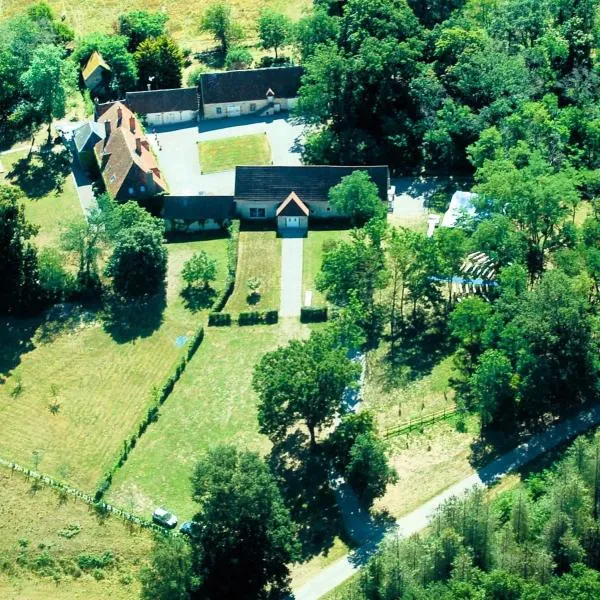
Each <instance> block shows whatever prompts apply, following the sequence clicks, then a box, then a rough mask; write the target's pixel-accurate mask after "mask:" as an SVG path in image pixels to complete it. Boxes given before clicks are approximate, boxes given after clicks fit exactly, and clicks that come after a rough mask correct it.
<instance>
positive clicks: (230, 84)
mask: <svg viewBox="0 0 600 600" xmlns="http://www.w3.org/2000/svg"><path fill="white" fill-rule="evenodd" d="M302 71H303V70H302V67H272V68H269V69H247V70H243V71H223V72H220V73H205V74H204V75H202V76H201V77H200V88H201V93H202V102H203V103H204V104H221V103H223V102H244V101H247V100H264V99H266V97H267V92H268V91H269V90H271V91H272V92H273V93H274V94H275V97H276V98H295V97H296V96H297V95H298V89H299V87H300V77H301V75H302Z"/></svg>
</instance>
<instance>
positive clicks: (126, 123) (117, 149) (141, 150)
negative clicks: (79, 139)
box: [94, 102, 167, 200]
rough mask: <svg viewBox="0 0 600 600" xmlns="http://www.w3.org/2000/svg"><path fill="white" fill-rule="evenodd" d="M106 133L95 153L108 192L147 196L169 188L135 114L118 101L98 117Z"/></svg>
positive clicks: (123, 196)
mask: <svg viewBox="0 0 600 600" xmlns="http://www.w3.org/2000/svg"><path fill="white" fill-rule="evenodd" d="M97 122H98V124H100V125H101V126H104V137H103V138H102V139H100V140H99V141H98V142H96V145H95V146H94V154H95V156H96V160H97V163H98V167H99V168H100V173H101V174H102V178H103V179H104V183H105V185H106V190H107V191H108V193H109V194H110V195H111V196H112V197H113V198H116V199H118V200H127V199H128V198H148V197H150V196H155V195H156V194H159V193H161V192H166V191H167V184H166V182H165V181H164V179H163V177H162V175H161V172H160V169H159V167H158V163H157V162H156V158H155V157H154V154H153V153H152V151H151V150H150V145H149V143H148V140H147V139H146V136H145V135H144V132H143V130H142V128H141V127H140V124H139V123H138V121H137V119H136V118H135V115H134V114H133V113H132V112H131V110H129V108H127V106H125V105H124V104H122V103H121V102H115V103H113V105H112V106H111V107H110V108H109V109H108V110H107V111H106V112H104V114H103V115H102V116H101V117H100V118H99V119H98V121H97Z"/></svg>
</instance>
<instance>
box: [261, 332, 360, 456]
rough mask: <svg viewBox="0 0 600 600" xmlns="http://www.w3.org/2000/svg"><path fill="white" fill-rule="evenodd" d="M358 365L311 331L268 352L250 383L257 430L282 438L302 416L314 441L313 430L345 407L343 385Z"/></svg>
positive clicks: (352, 381) (355, 374) (351, 378)
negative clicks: (254, 397)
mask: <svg viewBox="0 0 600 600" xmlns="http://www.w3.org/2000/svg"><path fill="white" fill-rule="evenodd" d="M359 370H360V368H359V366H358V365H356V364H355V363H353V362H352V361H351V360H350V359H349V358H348V357H347V352H346V350H345V349H344V348H340V347H337V346H334V345H333V344H332V341H331V338H330V337H329V336H327V335H325V334H322V333H314V332H313V334H312V335H311V336H310V338H309V339H308V340H304V341H299V340H293V341H291V342H290V343H289V344H288V345H287V346H282V347H281V348H278V349H277V350H273V351H272V352H268V353H267V354H265V355H264V356H263V357H262V358H261V360H260V361H259V362H258V364H257V365H256V367H255V369H254V377H253V380H252V385H253V387H254V390H255V391H256V393H257V394H258V396H259V406H258V422H259V426H260V431H261V432H262V433H264V434H266V435H268V436H269V437H270V438H271V439H273V440H281V439H282V438H283V437H285V435H286V432H287V430H288V429H289V428H290V427H292V426H293V425H294V424H296V423H297V422H298V421H303V422H304V423H305V425H306V427H307V429H308V432H309V435H310V441H311V445H312V446H314V445H315V444H316V430H317V428H319V427H324V426H327V425H330V424H331V423H332V422H333V420H334V418H335V417H336V416H337V415H339V414H340V413H341V412H343V404H342V397H343V393H344V390H345V389H346V388H347V387H349V386H351V385H353V384H355V382H356V380H357V378H358V374H359Z"/></svg>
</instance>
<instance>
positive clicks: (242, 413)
mask: <svg viewBox="0 0 600 600" xmlns="http://www.w3.org/2000/svg"><path fill="white" fill-rule="evenodd" d="M308 332H309V329H308V327H307V326H305V325H300V324H299V323H292V322H288V321H286V322H284V323H279V324H278V325H270V326H266V325H263V326H258V327H237V326H234V327H231V328H229V327H223V328H210V329H208V330H207V332H206V336H205V338H204V341H203V343H202V345H201V346H200V348H199V350H198V352H197V353H196V354H195V355H194V358H193V359H192V360H191V361H190V363H189V364H188V366H187V368H186V370H185V372H184V373H183V375H182V377H181V379H180V380H179V382H178V383H177V385H176V386H175V390H174V391H173V394H172V395H171V396H170V398H169V399H168V400H167V402H166V404H165V405H164V406H163V407H162V408H161V412H160V418H159V419H158V421H157V422H156V423H155V424H153V425H151V426H150V428H149V429H148V431H147V432H146V434H145V435H144V436H143V437H142V439H141V441H140V442H138V444H137V446H136V448H135V449H134V451H133V452H132V454H131V455H130V457H129V460H128V461H127V463H125V466H124V467H123V468H122V469H121V470H120V471H119V472H118V473H117V475H116V476H115V477H114V479H113V484H112V488H111V490H110V492H109V496H108V498H109V501H110V502H114V503H116V504H119V505H122V506H125V507H126V508H130V509H133V510H135V511H137V512H138V513H140V514H149V512H150V511H151V510H152V509H153V508H154V507H155V506H157V505H161V506H166V507H168V508H169V509H170V510H173V511H174V512H175V513H176V514H177V515H178V517H179V518H180V519H181V520H183V519H189V518H190V517H191V516H193V514H194V510H195V505H194V503H193V502H192V500H191V497H190V496H191V489H190V481H189V480H190V476H191V474H192V470H193V467H194V464H195V462H196V461H197V460H198V458H199V457H200V456H201V454H202V452H203V451H205V450H206V449H207V448H209V447H210V446H213V445H215V444H220V443H228V444H235V445H236V446H238V447H240V448H247V449H251V450H256V451H259V452H266V451H267V450H268V449H269V447H270V443H269V441H268V439H267V438H266V437H264V436H263V435H261V434H259V433H258V424H257V420H256V396H255V394H254V392H253V391H252V386H251V380H252V370H253V368H254V365H255V363H256V362H257V361H258V360H259V359H260V357H261V356H262V355H263V354H264V353H265V352H268V351H270V350H273V349H275V348H276V347H278V346H279V345H283V344H285V343H286V342H287V341H288V340H290V339H292V338H295V337H298V336H305V335H308Z"/></svg>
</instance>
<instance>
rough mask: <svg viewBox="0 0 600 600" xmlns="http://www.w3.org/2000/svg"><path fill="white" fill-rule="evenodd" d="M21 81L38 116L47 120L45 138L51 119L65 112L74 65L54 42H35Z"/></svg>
mask: <svg viewBox="0 0 600 600" xmlns="http://www.w3.org/2000/svg"><path fill="white" fill-rule="evenodd" d="M21 83H22V85H23V87H24V88H25V90H26V91H27V93H28V94H29V95H30V97H31V99H32V101H33V103H34V106H35V109H36V111H37V112H38V113H39V114H40V117H41V120H42V121H43V122H44V123H47V124H48V140H50V136H51V126H52V121H53V119H60V118H62V117H64V116H65V112H66V109H67V98H68V96H69V94H70V93H71V91H73V90H74V89H75V87H76V75H75V65H74V64H73V62H72V61H71V60H69V59H65V58H64V50H63V49H62V48H59V47H58V46H52V45H44V46H39V47H38V48H36V50H35V51H34V54H33V57H32V59H31V64H30V65H29V68H28V69H27V71H25V73H23V75H22V76H21Z"/></svg>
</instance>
